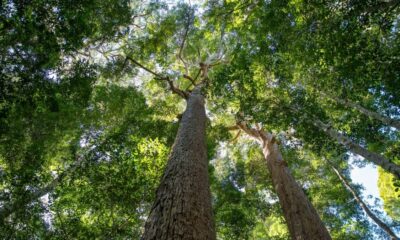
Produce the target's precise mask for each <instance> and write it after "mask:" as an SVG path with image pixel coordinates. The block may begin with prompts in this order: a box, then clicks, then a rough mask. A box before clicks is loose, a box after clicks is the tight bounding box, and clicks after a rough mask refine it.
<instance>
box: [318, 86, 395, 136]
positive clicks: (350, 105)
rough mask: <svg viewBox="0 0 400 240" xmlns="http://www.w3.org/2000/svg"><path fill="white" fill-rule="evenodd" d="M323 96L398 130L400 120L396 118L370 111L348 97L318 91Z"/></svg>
mask: <svg viewBox="0 0 400 240" xmlns="http://www.w3.org/2000/svg"><path fill="white" fill-rule="evenodd" d="M320 93H321V94H322V95H323V96H325V97H327V98H330V99H332V100H334V101H336V102H338V103H340V104H342V105H344V106H346V107H348V108H349V109H356V110H357V111H359V112H361V113H362V114H364V115H365V116H367V117H370V118H373V119H376V120H379V121H381V122H382V123H383V124H386V125H387V126H391V127H394V128H396V129H397V130H400V121H399V120H396V119H392V118H389V117H386V116H383V115H381V114H379V113H377V112H374V111H371V110H369V109H367V108H365V107H363V106H361V105H360V104H358V103H355V102H353V101H351V100H349V99H341V98H339V97H335V96H333V95H331V94H326V93H324V92H320Z"/></svg>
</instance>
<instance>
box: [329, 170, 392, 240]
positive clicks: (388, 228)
mask: <svg viewBox="0 0 400 240" xmlns="http://www.w3.org/2000/svg"><path fill="white" fill-rule="evenodd" d="M329 165H330V166H331V168H332V169H333V171H334V172H335V173H336V175H337V176H338V177H339V179H340V181H342V183H343V185H344V186H345V187H346V188H347V190H349V192H350V193H351V194H352V195H353V197H354V198H355V199H356V201H357V203H358V204H359V205H360V206H361V208H362V209H363V210H364V211H365V213H366V214H367V215H368V216H369V217H370V218H371V219H372V220H373V221H374V222H375V223H376V224H377V225H378V226H379V227H380V228H382V230H383V231H385V232H386V233H387V234H388V235H389V236H390V238H391V239H392V240H397V239H399V238H398V237H397V236H396V234H395V233H394V232H393V231H392V230H391V229H390V227H389V226H388V225H386V224H385V223H384V222H382V221H381V220H380V219H379V218H378V217H377V216H376V215H375V214H374V213H373V212H371V210H370V209H369V208H368V206H367V204H365V203H364V201H363V200H362V199H361V198H360V197H359V196H358V195H357V193H356V191H354V190H353V188H352V187H351V186H350V184H349V183H348V182H347V180H346V178H345V177H344V176H343V175H342V174H341V173H340V172H339V171H338V170H337V169H336V168H335V167H334V166H333V165H332V164H329Z"/></svg>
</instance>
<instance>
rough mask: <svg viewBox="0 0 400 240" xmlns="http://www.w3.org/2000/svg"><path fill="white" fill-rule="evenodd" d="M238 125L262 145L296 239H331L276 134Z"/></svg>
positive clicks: (292, 234) (240, 123)
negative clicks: (284, 155)
mask: <svg viewBox="0 0 400 240" xmlns="http://www.w3.org/2000/svg"><path fill="white" fill-rule="evenodd" d="M236 127H237V128H238V129H239V130H242V131H244V132H245V133H246V134H247V135H248V136H250V137H251V138H253V139H255V140H256V141H258V142H259V143H260V145H261V146H262V152H263V154H264V157H265V160H266V162H267V166H268V170H269V172H270V174H271V177H272V183H273V185H274V188H275V191H276V193H277V194H278V197H279V202H280V204H281V206H282V209H283V212H284V214H285V219H286V222H287V224H288V228H289V232H290V235H291V237H292V239H331V236H330V235H329V232H328V230H327V229H326V228H325V226H324V224H323V223H322V221H321V218H320V217H319V215H318V213H317V211H316V210H315V208H314V207H313V206H312V204H311V203H310V201H309V200H308V198H307V196H306V195H305V194H304V192H303V190H302V189H301V187H300V186H299V185H298V184H297V183H296V181H295V180H294V178H293V176H292V175H291V174H290V171H289V169H288V168H287V163H286V162H285V160H283V158H282V154H281V153H280V151H279V147H278V144H277V142H276V139H275V137H274V136H273V135H272V134H271V133H267V132H265V131H263V130H262V129H260V128H258V129H254V128H250V127H248V126H247V125H246V123H244V122H239V123H238V124H237V126H236Z"/></svg>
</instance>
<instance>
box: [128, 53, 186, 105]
mask: <svg viewBox="0 0 400 240" xmlns="http://www.w3.org/2000/svg"><path fill="white" fill-rule="evenodd" d="M126 58H127V59H128V60H129V61H131V62H133V63H134V64H136V65H137V66H139V67H140V68H142V69H143V70H145V71H146V72H148V73H151V74H153V75H154V76H155V77H156V79H158V80H162V81H166V82H167V83H168V85H169V88H170V90H171V91H172V92H173V93H175V94H177V95H179V96H181V97H182V98H184V99H188V98H189V94H188V93H187V92H185V91H182V90H181V89H179V88H177V87H175V85H174V83H173V82H172V80H171V79H170V78H169V77H164V76H162V75H161V74H159V73H156V72H155V71H153V70H151V69H149V68H147V67H145V66H143V65H142V64H140V63H139V62H138V61H136V60H135V59H133V58H131V57H129V56H127V57H126Z"/></svg>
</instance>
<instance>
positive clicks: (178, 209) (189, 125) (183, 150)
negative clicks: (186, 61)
mask: <svg viewBox="0 0 400 240" xmlns="http://www.w3.org/2000/svg"><path fill="white" fill-rule="evenodd" d="M200 90H201V89H200V87H196V88H195V90H194V91H193V92H192V93H191V94H190V96H189V98H188V99H187V107H186V110H185V112H184V113H183V116H182V119H181V122H180V126H179V130H178V134H177V136H176V139H175V143H174V146H173V148H172V152H171V155H170V157H169V160H168V163H167V166H166V169H165V172H164V175H163V177H162V178H161V182H160V185H159V187H158V189H157V193H156V199H155V201H154V204H153V207H152V209H151V212H150V214H149V217H148V219H147V222H146V224H145V231H144V234H143V236H142V239H143V240H167V239H168V240H213V239H215V238H216V236H215V231H214V222H213V215H212V207H211V193H210V188H209V187H210V186H209V185H210V184H209V179H208V161H207V154H206V143H205V128H206V114H205V108H204V97H203V96H202V95H201V93H200Z"/></svg>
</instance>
